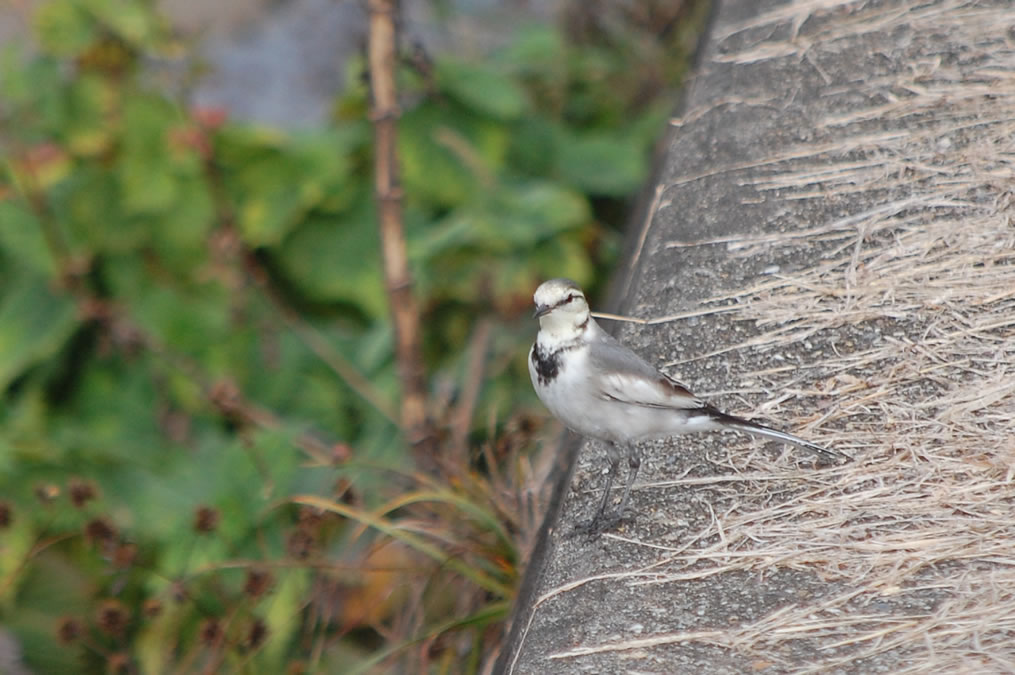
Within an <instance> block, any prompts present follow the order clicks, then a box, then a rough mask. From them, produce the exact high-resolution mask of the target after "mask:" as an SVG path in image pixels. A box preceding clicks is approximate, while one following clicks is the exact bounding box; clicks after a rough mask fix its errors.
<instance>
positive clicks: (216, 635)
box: [198, 617, 222, 647]
mask: <svg viewBox="0 0 1015 675" xmlns="http://www.w3.org/2000/svg"><path fill="white" fill-rule="evenodd" d="M198 636H199V638H200V640H201V644H203V645H206V646H209V647H211V646H214V645H216V644H218V642H219V640H221V639H222V624H221V623H219V620H218V619H216V618H214V617H209V618H207V619H205V620H204V621H202V622H201V628H200V629H199V630H198Z"/></svg>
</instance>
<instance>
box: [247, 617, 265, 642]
mask: <svg viewBox="0 0 1015 675" xmlns="http://www.w3.org/2000/svg"><path fill="white" fill-rule="evenodd" d="M266 637H268V625H267V624H266V623H264V621H262V620H261V619H254V623H252V624H250V631H249V632H248V633H247V646H249V647H250V648H251V649H257V648H258V647H260V646H261V645H262V644H263V643H264V639H265V638H266Z"/></svg>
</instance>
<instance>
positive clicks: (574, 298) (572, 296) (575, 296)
mask: <svg viewBox="0 0 1015 675" xmlns="http://www.w3.org/2000/svg"><path fill="white" fill-rule="evenodd" d="M577 299H578V296H577V295H575V294H574V293H572V294H571V295H569V296H567V298H565V299H564V302H565V303H567V302H571V301H572V300H577Z"/></svg>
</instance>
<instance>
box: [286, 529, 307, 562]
mask: <svg viewBox="0 0 1015 675" xmlns="http://www.w3.org/2000/svg"><path fill="white" fill-rule="evenodd" d="M285 549H286V551H287V552H288V553H289V555H291V556H292V557H294V558H298V559H300V560H305V559H306V558H308V557H309V556H310V553H311V551H313V550H314V536H313V535H312V534H310V533H309V532H307V531H305V530H303V529H296V530H293V531H292V532H291V533H290V534H289V536H288V537H287V538H286V541H285Z"/></svg>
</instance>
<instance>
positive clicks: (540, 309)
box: [532, 305, 553, 319]
mask: <svg viewBox="0 0 1015 675" xmlns="http://www.w3.org/2000/svg"><path fill="white" fill-rule="evenodd" d="M551 309H553V307H550V306H549V305H536V311H535V312H533V313H532V318H533V319H538V318H539V317H541V316H546V315H547V314H549V313H550V310H551Z"/></svg>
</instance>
